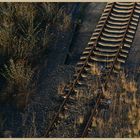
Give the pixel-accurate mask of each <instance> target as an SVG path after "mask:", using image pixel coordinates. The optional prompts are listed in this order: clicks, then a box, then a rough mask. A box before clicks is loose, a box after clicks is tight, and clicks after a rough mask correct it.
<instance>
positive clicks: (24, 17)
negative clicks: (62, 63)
mask: <svg viewBox="0 0 140 140" xmlns="http://www.w3.org/2000/svg"><path fill="white" fill-rule="evenodd" d="M40 6H41V8H42V9H40ZM0 19H1V23H0V54H1V56H3V59H2V60H1V64H0V65H1V66H2V67H3V68H2V75H3V76H4V77H5V79H6V83H7V87H6V88H5V89H4V90H3V91H4V92H3V93H2V94H1V96H2V99H3V100H5V101H6V98H8V97H9V95H10V96H11V95H14V96H13V97H15V98H16V100H17V102H20V103H19V104H24V103H23V102H25V100H26V102H27V100H28V99H27V98H28V97H27V95H29V94H30V92H31V91H32V90H31V89H30V88H31V87H33V86H32V85H33V83H32V80H33V77H34V76H35V75H34V73H35V71H34V70H35V68H36V67H37V65H38V63H40V60H41V58H42V56H43V55H45V53H46V50H47V47H48V45H50V44H49V43H50V42H51V41H50V40H51V39H52V37H51V34H52V32H54V34H55V31H57V30H58V29H59V30H60V27H63V29H64V28H68V26H69V23H70V16H69V14H66V9H65V8H63V7H62V6H60V4H59V3H56V4H54V3H41V4H37V3H1V4H0ZM52 29H53V31H52V32H51V30H52ZM55 37H56V38H58V37H59V35H58V36H57V35H55ZM52 43H53V42H52ZM15 91H16V94H17V95H15ZM4 96H5V97H4ZM22 99H23V100H22Z"/></svg>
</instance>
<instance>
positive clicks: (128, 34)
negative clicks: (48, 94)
mask: <svg viewBox="0 0 140 140" xmlns="http://www.w3.org/2000/svg"><path fill="white" fill-rule="evenodd" d="M139 13H140V3H119V2H118V3H117V2H115V3H108V4H107V5H106V7H105V9H104V12H103V13H102V16H101V18H100V20H99V22H98V24H97V26H96V29H95V31H94V33H93V34H92V36H91V38H90V41H89V43H88V46H87V47H86V48H85V50H84V52H83V54H82V56H81V58H80V61H79V62H78V63H77V66H76V72H75V75H74V79H73V81H72V82H71V83H70V84H69V86H68V87H69V88H68V89H67V90H66V89H65V91H64V92H65V95H66V96H65V98H64V100H63V102H62V104H61V105H60V107H59V109H58V111H57V112H56V114H55V116H54V118H53V120H52V122H51V123H50V125H49V127H48V129H47V130H46V133H45V137H48V136H49V133H50V132H51V130H52V129H53V126H54V124H56V123H57V120H58V118H59V114H60V113H61V111H62V110H63V108H64V106H65V105H66V103H67V101H68V100H69V98H70V96H72V95H73V94H76V91H77V88H78V87H79V86H82V85H83V84H84V79H86V77H87V74H88V73H89V72H90V71H91V68H92V67H93V66H94V65H95V64H98V65H102V66H103V68H104V71H103V73H104V74H103V77H104V75H105V81H104V83H108V82H109V78H110V76H111V75H112V74H113V73H118V72H119V71H120V70H121V68H122V66H123V65H124V64H125V62H126V60H127V57H128V54H129V51H130V48H131V45H132V42H133V39H134V36H135V32H136V29H137V25H138V22H139ZM104 83H103V84H104ZM104 85H105V84H104ZM101 91H102V90H101ZM102 95H103V91H102V92H101V93H100V94H99V96H98V98H97V100H96V104H95V106H94V107H93V108H92V109H91V113H90V116H89V118H88V119H87V121H86V122H85V125H84V129H83V130H82V133H81V134H80V137H86V136H87V134H88V130H89V127H90V125H91V123H92V118H93V117H96V115H97V113H98V111H97V109H98V106H99V104H100V99H101V98H102Z"/></svg>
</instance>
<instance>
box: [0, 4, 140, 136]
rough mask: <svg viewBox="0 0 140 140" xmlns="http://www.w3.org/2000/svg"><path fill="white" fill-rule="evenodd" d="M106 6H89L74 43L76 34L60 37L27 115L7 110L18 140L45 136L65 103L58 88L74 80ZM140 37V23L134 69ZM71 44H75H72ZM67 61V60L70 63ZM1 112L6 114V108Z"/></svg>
mask: <svg viewBox="0 0 140 140" xmlns="http://www.w3.org/2000/svg"><path fill="white" fill-rule="evenodd" d="M105 5H106V3H86V4H85V7H84V10H83V12H82V15H81V19H80V20H79V25H78V27H77V29H76V31H75V32H74V37H73V39H72V40H71V35H72V32H70V33H69V34H66V33H61V34H60V37H61V38H60V40H59V41H58V43H57V45H54V46H52V47H50V48H49V50H48V57H47V60H46V64H45V65H44V66H43V68H42V72H41V75H40V79H39V81H40V82H39V85H38V86H39V88H38V92H37V93H36V94H35V95H34V96H33V97H32V101H31V103H30V104H29V105H28V106H27V107H26V109H25V112H18V111H17V110H16V109H15V108H14V107H12V108H9V106H7V111H6V114H7V115H9V116H11V117H10V118H8V119H6V118H5V122H6V123H5V124H6V125H4V131H5V130H8V131H11V132H12V134H13V136H14V137H21V136H22V134H23V136H24V137H28V136H29V135H32V137H42V136H43V134H44V133H45V129H47V127H48V125H49V122H50V121H51V118H52V117H53V115H54V113H55V112H56V111H57V108H58V106H59V104H61V102H62V100H63V99H62V98H61V97H60V96H59V95H58V94H57V93H58V87H59V85H60V84H64V83H68V82H69V81H70V80H71V79H72V75H73V73H74V67H75V65H76V63H77V61H78V60H79V58H80V55H81V53H82V51H83V49H84V48H85V47H86V45H87V43H88V41H89V39H90V36H91V34H92V33H93V30H94V29H95V27H96V25H97V22H98V20H99V18H100V16H101V14H102V11H103V9H104V7H105ZM139 37H140V23H139V26H138V29H137V32H136V36H135V39H134V42H133V45H132V50H131V53H130V54H129V57H128V61H127V63H126V67H130V68H132V67H134V66H139V65H140V61H139V60H140V54H139V53H140V47H139V44H140V43H139ZM70 40H71V41H72V43H71V42H69V41H70ZM68 42H69V43H68ZM67 47H68V48H67ZM66 52H67V53H66ZM65 58H67V59H66V61H65ZM5 108H6V107H4V109H5ZM0 109H1V110H3V107H1V108H0ZM5 110H6V109H5ZM13 112H15V113H13ZM11 114H12V115H11Z"/></svg>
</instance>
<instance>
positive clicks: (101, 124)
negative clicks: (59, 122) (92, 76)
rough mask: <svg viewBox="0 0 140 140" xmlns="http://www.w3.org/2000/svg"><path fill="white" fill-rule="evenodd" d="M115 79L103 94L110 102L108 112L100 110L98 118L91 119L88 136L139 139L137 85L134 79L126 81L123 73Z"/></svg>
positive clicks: (139, 118) (139, 114) (139, 112)
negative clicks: (90, 128)
mask: <svg viewBox="0 0 140 140" xmlns="http://www.w3.org/2000/svg"><path fill="white" fill-rule="evenodd" d="M115 79H116V78H115V77H114V78H112V80H111V81H110V82H109V86H108V87H109V88H108V89H107V90H106V91H105V92H104V94H105V95H106V98H108V99H110V100H111V105H110V107H109V109H108V110H105V109H102V110H101V111H100V113H99V114H98V116H97V117H96V118H93V123H92V128H93V129H92V130H91V132H90V136H92V137H93V136H95V137H139V136H140V127H139V120H140V111H139V107H138V106H139V98H137V92H138V87H137V83H136V81H135V80H134V79H128V77H127V75H126V74H125V73H123V72H122V73H120V75H119V76H118V78H117V79H116V80H115ZM106 93H107V94H106Z"/></svg>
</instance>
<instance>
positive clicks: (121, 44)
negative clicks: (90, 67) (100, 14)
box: [81, 3, 136, 137]
mask: <svg viewBox="0 0 140 140" xmlns="http://www.w3.org/2000/svg"><path fill="white" fill-rule="evenodd" d="M135 6H136V3H134V6H133V9H132V12H131V15H130V19H129V21H128V24H127V27H126V30H125V33H124V35H123V38H122V41H121V43H120V47H119V49H118V52H117V55H116V57H115V59H114V61H113V64H112V67H111V69H110V72H109V75H108V78H107V80H106V82H105V83H107V82H108V81H109V79H110V75H111V74H112V71H113V68H114V65H115V63H116V60H117V57H118V55H119V52H120V50H121V48H122V47H123V42H124V40H125V37H126V35H127V31H128V29H129V25H130V22H131V19H132V16H133V13H134V10H135ZM102 94H103V92H102V93H100V95H99V97H98V99H97V101H96V104H95V106H94V108H93V109H92V111H91V114H90V117H89V119H88V121H87V123H86V125H85V128H84V130H83V132H82V134H81V137H86V136H87V134H88V129H89V127H90V125H91V123H92V119H93V117H94V115H95V116H97V113H98V112H97V111H96V109H97V108H98V105H99V103H100V98H101V95H102Z"/></svg>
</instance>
